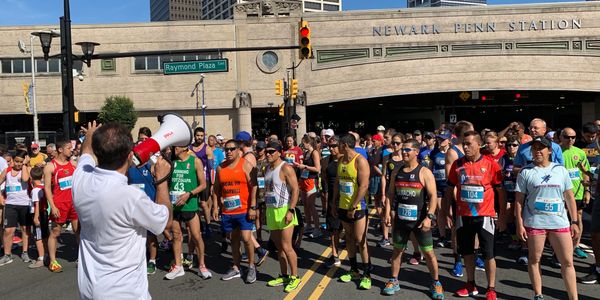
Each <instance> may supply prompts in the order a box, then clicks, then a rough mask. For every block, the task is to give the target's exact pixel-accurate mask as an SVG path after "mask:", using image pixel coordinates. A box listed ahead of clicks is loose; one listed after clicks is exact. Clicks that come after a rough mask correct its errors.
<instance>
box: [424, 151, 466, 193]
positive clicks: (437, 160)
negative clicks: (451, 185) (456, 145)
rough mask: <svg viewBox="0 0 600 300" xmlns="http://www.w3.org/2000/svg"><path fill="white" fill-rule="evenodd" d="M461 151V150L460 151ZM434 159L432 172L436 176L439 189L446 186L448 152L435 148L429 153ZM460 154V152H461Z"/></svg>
mask: <svg viewBox="0 0 600 300" xmlns="http://www.w3.org/2000/svg"><path fill="white" fill-rule="evenodd" d="M458 153H460V152H458ZM429 155H430V156H431V160H432V161H433V167H432V168H431V172H432V173H433V177H434V178H435V183H436V185H437V188H438V190H439V189H440V188H445V187H446V152H442V151H440V149H439V148H437V147H436V148H435V149H433V151H431V153H430V154H429ZM459 155H460V154H459Z"/></svg>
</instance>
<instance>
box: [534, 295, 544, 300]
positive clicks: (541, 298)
mask: <svg viewBox="0 0 600 300" xmlns="http://www.w3.org/2000/svg"><path fill="white" fill-rule="evenodd" d="M533 300H544V296H543V295H535V297H533Z"/></svg>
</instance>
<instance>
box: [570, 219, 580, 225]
mask: <svg viewBox="0 0 600 300" xmlns="http://www.w3.org/2000/svg"><path fill="white" fill-rule="evenodd" d="M571 225H577V226H579V221H578V220H573V221H571Z"/></svg>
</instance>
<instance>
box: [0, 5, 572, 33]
mask: <svg viewBox="0 0 600 300" xmlns="http://www.w3.org/2000/svg"><path fill="white" fill-rule="evenodd" d="M578 1H582V0H488V4H489V5H499V4H525V3H551V2H578ZM70 3H71V21H72V23H73V24H106V23H132V22H149V21H150V0H71V1H70ZM403 7H406V0H343V9H344V10H360V9H386V8H390V9H391V8H403ZM62 15H63V1H61V0H0V26H13V25H55V27H58V22H59V20H58V18H59V17H60V16H62Z"/></svg>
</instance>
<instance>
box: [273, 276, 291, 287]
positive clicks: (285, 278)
mask: <svg viewBox="0 0 600 300" xmlns="http://www.w3.org/2000/svg"><path fill="white" fill-rule="evenodd" d="M288 282H290V277H289V276H287V275H279V277H277V278H275V279H272V280H269V281H267V286H270V287H274V286H282V285H284V284H288Z"/></svg>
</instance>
